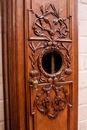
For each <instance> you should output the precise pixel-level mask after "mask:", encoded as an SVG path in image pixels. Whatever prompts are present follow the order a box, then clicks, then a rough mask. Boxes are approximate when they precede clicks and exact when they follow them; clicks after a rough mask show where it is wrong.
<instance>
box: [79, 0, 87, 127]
mask: <svg viewBox="0 0 87 130" xmlns="http://www.w3.org/2000/svg"><path fill="white" fill-rule="evenodd" d="M78 25H79V30H78V32H79V104H78V110H79V114H78V120H79V122H78V129H79V130H87V0H79V1H78Z"/></svg>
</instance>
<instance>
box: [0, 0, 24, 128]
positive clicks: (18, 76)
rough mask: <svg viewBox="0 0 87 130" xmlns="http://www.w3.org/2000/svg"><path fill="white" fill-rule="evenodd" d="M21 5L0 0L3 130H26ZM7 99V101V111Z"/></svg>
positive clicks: (14, 0) (22, 9) (13, 1)
mask: <svg viewBox="0 0 87 130" xmlns="http://www.w3.org/2000/svg"><path fill="white" fill-rule="evenodd" d="M23 2H24V1H23V0H21V1H18V0H9V1H8V0H2V23H3V26H2V43H3V45H2V51H3V84H4V104H5V105H4V106H5V130H15V129H16V130H25V129H26V116H25V113H26V112H25V75H24V51H25V50H24V49H25V46H24V42H25V37H24V31H25V30H24V22H23V20H24V19H23V16H24V4H23ZM20 8H21V9H20ZM17 25H18V26H17ZM20 29H21V30H20ZM22 32H23V33H22ZM21 95H22V96H21ZM6 100H8V101H9V102H8V106H9V109H8V111H7V105H6ZM9 111H10V112H9ZM8 117H9V119H8ZM8 120H9V124H8V125H7V123H8ZM8 127H9V128H8Z"/></svg>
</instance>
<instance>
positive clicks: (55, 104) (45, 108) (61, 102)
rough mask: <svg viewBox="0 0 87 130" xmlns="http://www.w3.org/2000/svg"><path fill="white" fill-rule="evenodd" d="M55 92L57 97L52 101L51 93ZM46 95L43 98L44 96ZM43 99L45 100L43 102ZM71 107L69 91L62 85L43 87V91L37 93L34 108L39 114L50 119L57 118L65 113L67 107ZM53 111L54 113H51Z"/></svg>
mask: <svg viewBox="0 0 87 130" xmlns="http://www.w3.org/2000/svg"><path fill="white" fill-rule="evenodd" d="M52 91H54V92H55V96H54V98H53V99H52V98H51V97H50V93H51V92H52ZM60 93H61V94H60ZM44 94H45V95H46V96H45V97H43V95H44ZM41 97H43V99H42V100H41ZM67 104H68V105H69V106H71V105H70V104H69V94H68V91H67V90H66V89H65V88H64V87H63V86H62V85H58V86H56V85H50V86H47V87H43V88H42V91H41V92H39V93H37V95H36V98H35V102H34V106H35V107H36V108H37V109H38V111H39V112H41V113H42V114H45V115H47V116H48V118H51V119H52V118H53V119H54V118H56V117H57V115H58V113H59V112H60V111H63V110H64V108H65V107H66V105H67ZM51 111H52V112H51Z"/></svg>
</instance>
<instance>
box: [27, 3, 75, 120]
mask: <svg viewBox="0 0 87 130" xmlns="http://www.w3.org/2000/svg"><path fill="white" fill-rule="evenodd" d="M30 11H31V12H32V13H33V14H34V15H35V17H36V18H35V22H34V23H33V27H32V29H33V32H34V34H35V35H36V36H38V37H44V38H45V40H42V41H39V42H38V40H36V41H31V42H29V47H30V49H31V55H30V56H29V58H30V60H31V65H32V69H33V70H32V72H33V73H32V74H33V75H35V76H36V75H37V73H36V70H38V71H39V76H38V81H39V84H42V86H43V87H42V89H41V91H40V92H38V93H37V94H36V98H35V101H34V107H35V108H37V110H38V111H39V112H41V113H42V114H45V115H47V116H48V118H56V117H57V115H58V113H59V112H60V111H63V110H64V108H65V107H66V105H67V104H68V105H69V106H71V105H70V104H69V94H68V91H67V90H66V89H65V88H64V86H62V85H56V83H58V82H65V81H66V77H67V76H69V75H70V74H71V73H72V69H71V59H72V55H71V54H70V49H71V47H72V43H71V42H64V39H66V38H69V35H68V34H69V28H68V25H67V20H69V19H70V18H71V16H69V17H66V18H62V17H60V10H58V11H57V9H56V8H55V6H54V5H53V4H47V5H46V7H45V9H44V7H43V6H42V5H41V6H40V14H37V13H35V12H34V11H33V10H32V9H30ZM50 16H51V17H52V18H51V20H50ZM45 25H46V26H45ZM60 39H63V41H62V40H60ZM48 51H55V52H58V53H59V54H60V56H61V59H62V65H61V67H60V69H59V70H58V71H57V72H56V73H52V74H49V73H47V72H46V71H45V70H44V68H43V66H42V58H43V56H44V54H46V52H48ZM30 76H31V75H30ZM31 77H32V76H31ZM44 83H45V85H46V86H44V85H43V84H44ZM48 83H49V84H50V85H48ZM39 84H38V85H39ZM52 91H53V92H54V93H55V96H54V98H53V99H52V98H51V97H50V93H51V92H52ZM60 93H61V94H60ZM44 95H45V97H43V96H44ZM51 110H52V111H51Z"/></svg>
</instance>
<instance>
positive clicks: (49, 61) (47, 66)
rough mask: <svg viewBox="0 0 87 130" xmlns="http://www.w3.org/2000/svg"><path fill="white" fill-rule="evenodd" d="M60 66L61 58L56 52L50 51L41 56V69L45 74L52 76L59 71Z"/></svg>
mask: <svg viewBox="0 0 87 130" xmlns="http://www.w3.org/2000/svg"><path fill="white" fill-rule="evenodd" d="M61 66H62V57H61V55H60V54H59V53H58V52H57V51H54V50H50V51H48V52H46V53H45V54H44V55H43V57H42V67H43V69H44V70H45V71H46V72H47V73H49V74H54V73H56V72H58V71H59V70H60V68H61Z"/></svg>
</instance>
